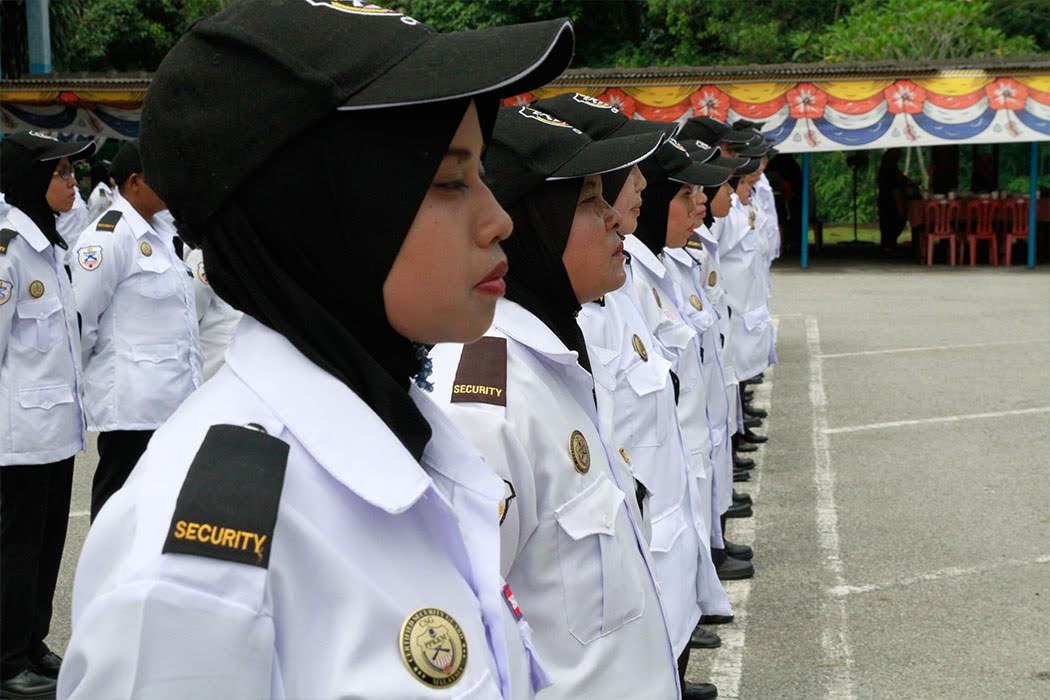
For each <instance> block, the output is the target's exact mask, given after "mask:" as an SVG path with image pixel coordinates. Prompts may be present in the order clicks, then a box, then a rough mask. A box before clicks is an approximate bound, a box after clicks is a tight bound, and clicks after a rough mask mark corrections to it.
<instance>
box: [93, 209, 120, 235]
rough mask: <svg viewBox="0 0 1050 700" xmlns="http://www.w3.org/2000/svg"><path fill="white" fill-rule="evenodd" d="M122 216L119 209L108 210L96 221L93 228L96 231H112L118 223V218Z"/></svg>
mask: <svg viewBox="0 0 1050 700" xmlns="http://www.w3.org/2000/svg"><path fill="white" fill-rule="evenodd" d="M122 216H124V212H122V211H120V210H119V209H110V210H109V211H107V212H106V213H105V214H103V215H102V218H101V219H99V220H98V225H96V226H95V230H96V231H112V230H113V229H115V228H116V227H117V222H118V221H120V217H122Z"/></svg>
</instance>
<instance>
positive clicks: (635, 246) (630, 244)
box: [623, 234, 667, 279]
mask: <svg viewBox="0 0 1050 700" xmlns="http://www.w3.org/2000/svg"><path fill="white" fill-rule="evenodd" d="M623 247H624V248H626V249H627V251H628V252H630V254H631V257H632V258H633V259H635V260H637V261H638V262H639V263H640V264H641V265H642V267H644V268H645V269H646V270H649V272H651V273H653V274H654V275H656V276H657V277H659V278H660V279H663V278H664V274H666V272H667V270H666V269H664V264H663V263H662V262H660V259H659V258H657V257H656V256H655V255H653V251H651V250H649V249H648V248H647V247H646V246H645V244H644V243H642V242H641V241H640V240H638V237H637V236H635V235H634V234H631V235H629V236H627V237H626V238H624V240H623Z"/></svg>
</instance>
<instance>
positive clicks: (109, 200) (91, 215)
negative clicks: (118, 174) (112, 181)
mask: <svg viewBox="0 0 1050 700" xmlns="http://www.w3.org/2000/svg"><path fill="white" fill-rule="evenodd" d="M115 195H116V192H115V191H114V190H113V188H112V187H110V186H109V183H108V182H106V181H105V180H100V181H99V183H98V184H97V185H95V189H93V190H91V194H89V195H88V201H87V207H88V221H94V220H95V219H97V218H98V217H100V216H102V213H103V212H105V211H106V210H107V209H109V208H110V207H111V206H113V200H114V199H115Z"/></svg>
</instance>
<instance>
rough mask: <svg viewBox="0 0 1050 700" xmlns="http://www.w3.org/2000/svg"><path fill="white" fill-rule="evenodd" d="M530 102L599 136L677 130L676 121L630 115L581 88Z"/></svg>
mask: <svg viewBox="0 0 1050 700" xmlns="http://www.w3.org/2000/svg"><path fill="white" fill-rule="evenodd" d="M530 106H531V107H532V108H534V109H538V110H539V111H541V112H545V113H547V114H549V115H551V116H552V117H556V118H557V119H561V120H562V121H563V122H568V123H569V124H572V125H573V126H575V127H576V128H577V129H579V130H581V131H583V132H584V133H585V134H587V135H588V136H590V137H591V138H592V139H596V140H598V139H604V138H608V137H610V136H632V135H634V134H649V133H652V132H654V131H658V132H660V133H662V134H664V137H665V138H670V137H672V136H674V135H675V132H676V131H678V124H677V123H676V122H654V121H646V120H638V119H631V118H629V117H628V116H627V115H625V114H624V113H623V112H621V111H620V110H619V109H617V108H616V107H614V106H613V105H611V104H609V103H608V102H602V101H601V100H599V99H597V98H595V97H590V96H588V95H582V94H580V93H578V92H567V93H563V94H561V95H555V96H554V97H547V98H544V99H542V100H537V101H535V102H533V103H532V104H531V105H530Z"/></svg>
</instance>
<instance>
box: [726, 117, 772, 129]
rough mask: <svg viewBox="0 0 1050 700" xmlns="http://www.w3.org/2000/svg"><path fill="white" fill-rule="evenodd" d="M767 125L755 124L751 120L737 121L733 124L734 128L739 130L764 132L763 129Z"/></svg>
mask: <svg viewBox="0 0 1050 700" xmlns="http://www.w3.org/2000/svg"><path fill="white" fill-rule="evenodd" d="M765 125H766V123H765V122H753V121H751V120H750V119H737V120H736V121H735V122H733V128H734V129H739V130H746V129H750V130H752V131H762V127H763V126H765Z"/></svg>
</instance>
